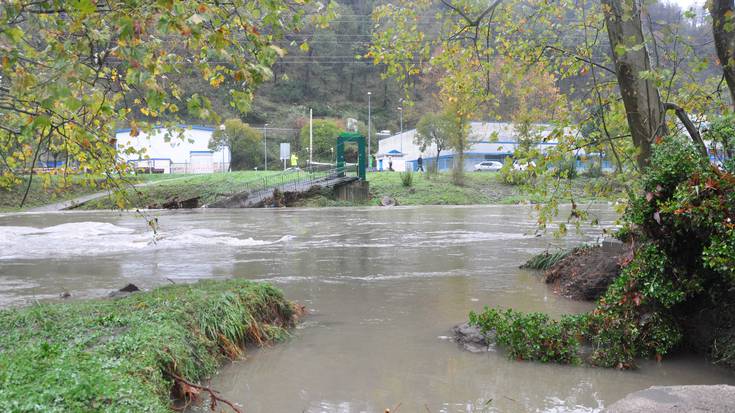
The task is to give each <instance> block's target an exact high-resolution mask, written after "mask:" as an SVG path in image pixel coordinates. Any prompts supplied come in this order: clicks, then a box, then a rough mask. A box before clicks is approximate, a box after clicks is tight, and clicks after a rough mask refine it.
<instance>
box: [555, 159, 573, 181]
mask: <svg viewBox="0 0 735 413" xmlns="http://www.w3.org/2000/svg"><path fill="white" fill-rule="evenodd" d="M554 176H555V177H557V178H562V179H574V178H576V177H577V160H576V159H575V158H574V157H566V158H564V159H562V160H560V161H559V162H558V163H557V164H556V167H555V168H554Z"/></svg>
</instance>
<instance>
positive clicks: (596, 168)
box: [582, 163, 603, 178]
mask: <svg viewBox="0 0 735 413" xmlns="http://www.w3.org/2000/svg"><path fill="white" fill-rule="evenodd" d="M582 175H584V176H585V177H587V178H599V177H601V176H602V175H603V173H602V165H600V164H599V163H590V164H589V165H587V168H586V169H585V170H584V172H583V173H582Z"/></svg>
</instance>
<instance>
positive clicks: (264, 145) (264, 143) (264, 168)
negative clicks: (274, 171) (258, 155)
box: [263, 123, 268, 171]
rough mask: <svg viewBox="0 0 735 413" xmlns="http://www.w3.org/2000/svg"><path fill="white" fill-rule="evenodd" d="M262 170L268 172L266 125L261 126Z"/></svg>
mask: <svg viewBox="0 0 735 413" xmlns="http://www.w3.org/2000/svg"><path fill="white" fill-rule="evenodd" d="M263 163H264V164H265V165H263V170H264V171H267V170H268V124H267V123H266V124H265V125H263Z"/></svg>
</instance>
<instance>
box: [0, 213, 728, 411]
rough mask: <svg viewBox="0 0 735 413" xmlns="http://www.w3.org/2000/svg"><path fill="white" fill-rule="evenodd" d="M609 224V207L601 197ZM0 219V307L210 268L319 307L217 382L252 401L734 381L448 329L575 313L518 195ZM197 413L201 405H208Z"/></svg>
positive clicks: (397, 400)
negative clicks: (626, 367) (462, 341)
mask: <svg viewBox="0 0 735 413" xmlns="http://www.w3.org/2000/svg"><path fill="white" fill-rule="evenodd" d="M595 213H596V215H597V216H598V218H599V219H600V221H601V222H603V223H610V222H611V221H612V220H613V219H614V214H613V213H612V211H611V210H610V208H609V207H599V208H598V209H597V210H596V212H595ZM149 214H151V215H150V217H157V218H158V226H159V230H158V234H157V235H155V236H154V234H153V233H152V231H151V230H150V228H149V227H148V226H147V224H146V221H145V220H144V219H142V218H141V217H140V216H139V215H137V214H134V213H114V212H109V211H108V212H71V213H39V214H33V213H27V214H3V215H0V306H2V307H7V306H16V305H26V304H29V303H32V302H35V301H36V300H59V299H60V298H59V294H60V293H62V292H65V291H66V292H69V293H70V294H71V298H72V299H78V298H87V297H97V296H104V295H106V294H107V293H108V292H109V291H110V290H114V289H117V288H120V287H121V286H123V285H125V284H127V283H134V284H136V285H138V286H139V287H141V288H144V289H148V288H153V287H156V286H158V285H163V284H168V283H170V282H174V283H181V282H193V281H195V280H197V279H202V278H228V277H244V278H248V279H252V280H259V281H269V282H271V283H274V284H275V285H277V286H278V287H280V288H282V289H283V290H284V291H285V293H286V295H287V296H288V297H289V298H290V299H292V300H295V301H298V302H300V303H302V304H304V305H306V306H307V308H309V310H310V315H308V316H307V317H306V318H305V319H304V320H303V322H302V323H301V324H300V325H299V326H298V328H297V329H296V330H295V331H294V334H293V337H292V338H291V339H289V340H288V341H287V342H285V343H282V344H278V345H274V346H270V347H267V348H263V349H257V350H249V352H248V355H247V358H246V359H245V360H242V361H237V362H233V363H229V364H227V365H226V366H224V368H223V369H222V371H221V373H220V374H218V375H217V376H216V377H214V378H213V379H212V382H211V385H212V387H214V388H216V389H218V390H221V391H222V395H223V396H224V397H225V398H228V399H230V400H233V401H236V402H238V403H241V404H242V405H243V406H244V408H245V411H247V412H382V411H384V410H385V409H386V408H391V409H394V408H395V407H396V406H400V407H399V409H398V411H400V412H432V413H434V412H483V411H489V412H495V411H497V412H526V411H539V412H567V411H577V412H593V411H599V410H600V409H601V408H602V407H603V406H605V405H607V404H609V403H611V402H613V401H615V400H617V399H619V398H621V397H623V396H624V395H625V394H627V393H629V392H632V391H635V390H639V389H643V388H646V387H648V386H651V385H673V384H713V383H729V384H735V375H733V374H732V373H730V372H728V371H726V370H723V369H719V368H716V367H713V366H711V365H710V364H708V363H707V362H706V361H704V360H703V359H702V358H701V357H694V356H676V357H673V358H671V359H665V360H664V362H663V363H660V364H657V363H655V362H648V361H644V362H642V363H641V368H640V369H638V370H636V371H616V370H610V369H600V368H588V367H570V366H559V365H553V364H551V365H544V364H539V363H528V362H516V361H511V360H508V359H507V357H506V356H505V355H504V354H503V352H502V351H490V352H484V353H479V354H478V353H470V352H467V351H464V350H461V349H460V348H458V346H457V345H456V344H455V343H453V342H452V341H451V340H449V337H448V336H449V335H450V332H449V330H450V327H451V326H452V325H454V324H456V323H458V322H461V321H463V320H464V319H466V316H467V313H468V312H469V311H470V310H481V309H482V307H483V306H484V305H491V306H499V307H510V306H512V307H514V308H516V309H519V310H525V311H544V312H548V313H551V314H553V315H558V314H562V313H566V312H581V311H585V310H588V309H589V308H591V304H589V303H581V302H575V301H571V300H567V299H564V298H560V297H558V296H556V295H554V294H553V292H552V291H551V290H550V289H549V288H548V287H547V286H546V285H545V284H543V283H542V282H541V281H540V279H539V277H538V275H537V273H535V272H533V271H525V270H520V269H518V265H519V264H521V263H522V262H524V261H525V260H526V259H527V258H529V257H530V256H531V255H532V254H534V253H537V252H540V251H543V250H544V249H546V248H549V247H556V246H564V245H576V244H578V243H579V242H581V241H590V242H591V241H594V240H595V239H597V237H598V236H599V234H600V229H599V228H587V229H586V231H585V234H584V235H574V236H570V237H568V238H566V239H563V240H556V239H554V238H553V237H551V236H550V235H544V236H541V237H537V236H534V235H533V231H534V229H535V226H534V222H535V221H534V219H533V217H532V216H531V209H530V208H527V207H519V206H472V207H406V208H404V207H398V208H334V209H332V208H326V209H248V210H192V211H160V212H150V213H149ZM202 411H204V410H202Z"/></svg>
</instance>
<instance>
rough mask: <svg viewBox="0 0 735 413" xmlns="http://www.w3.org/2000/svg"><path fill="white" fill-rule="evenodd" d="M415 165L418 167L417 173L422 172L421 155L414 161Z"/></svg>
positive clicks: (422, 160) (422, 162)
mask: <svg viewBox="0 0 735 413" xmlns="http://www.w3.org/2000/svg"><path fill="white" fill-rule="evenodd" d="M416 165H418V168H417V171H421V172H424V158H422V157H421V155H419V158H418V159H416Z"/></svg>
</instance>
